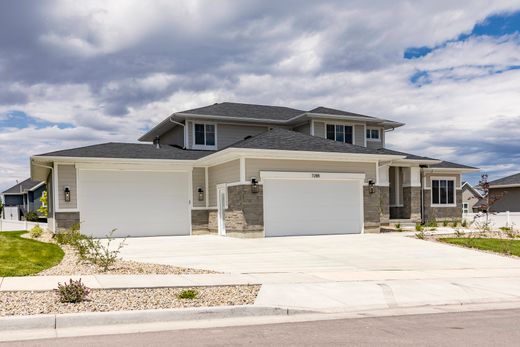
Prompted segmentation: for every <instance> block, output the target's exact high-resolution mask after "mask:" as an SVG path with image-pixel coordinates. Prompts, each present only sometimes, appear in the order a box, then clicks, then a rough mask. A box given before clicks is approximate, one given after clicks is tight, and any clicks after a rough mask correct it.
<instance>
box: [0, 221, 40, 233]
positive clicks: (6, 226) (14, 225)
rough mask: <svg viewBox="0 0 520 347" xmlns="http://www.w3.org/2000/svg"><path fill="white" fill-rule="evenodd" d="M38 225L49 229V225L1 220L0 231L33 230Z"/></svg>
mask: <svg viewBox="0 0 520 347" xmlns="http://www.w3.org/2000/svg"><path fill="white" fill-rule="evenodd" d="M36 225H39V226H41V227H42V229H47V228H48V226H47V223H38V222H27V221H18V220H6V219H0V231H16V230H31V229H32V228H34V227H35V226H36Z"/></svg>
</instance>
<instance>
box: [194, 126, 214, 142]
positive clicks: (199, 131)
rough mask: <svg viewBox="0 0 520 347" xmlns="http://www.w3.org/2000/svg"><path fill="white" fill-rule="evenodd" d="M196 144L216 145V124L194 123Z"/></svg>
mask: <svg viewBox="0 0 520 347" xmlns="http://www.w3.org/2000/svg"><path fill="white" fill-rule="evenodd" d="M194 133H195V136H194V141H195V146H203V147H215V124H200V123H196V124H195V125H194Z"/></svg>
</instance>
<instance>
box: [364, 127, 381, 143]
mask: <svg viewBox="0 0 520 347" xmlns="http://www.w3.org/2000/svg"><path fill="white" fill-rule="evenodd" d="M367 130H370V137H367ZM372 130H377V133H378V136H379V137H378V138H377V139H373V138H372ZM381 133H382V131H381V128H377V127H365V140H367V141H370V142H382V140H381ZM365 142H366V141H365Z"/></svg>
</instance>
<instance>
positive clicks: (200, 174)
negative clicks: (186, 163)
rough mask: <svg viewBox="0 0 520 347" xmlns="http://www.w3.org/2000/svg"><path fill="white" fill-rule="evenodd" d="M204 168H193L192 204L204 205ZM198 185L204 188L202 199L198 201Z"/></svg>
mask: <svg viewBox="0 0 520 347" xmlns="http://www.w3.org/2000/svg"><path fill="white" fill-rule="evenodd" d="M205 171H206V170H205V169H204V168H203V167H195V168H193V206H194V207H205V206H206V199H207V198H208V192H206V178H205V177H206V172H205ZM198 187H201V188H202V189H203V190H204V200H202V201H199V193H198V189H197V188H198Z"/></svg>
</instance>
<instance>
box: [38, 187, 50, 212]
mask: <svg viewBox="0 0 520 347" xmlns="http://www.w3.org/2000/svg"><path fill="white" fill-rule="evenodd" d="M40 202H41V203H42V204H41V206H40V208H39V209H38V212H40V213H41V215H42V216H45V217H47V216H48V215H49V208H48V207H47V191H44V192H43V194H42V196H41V197H40Z"/></svg>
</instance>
